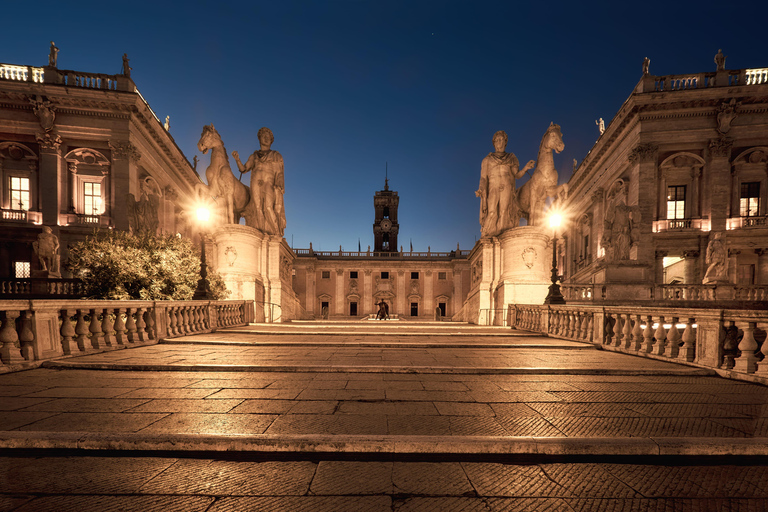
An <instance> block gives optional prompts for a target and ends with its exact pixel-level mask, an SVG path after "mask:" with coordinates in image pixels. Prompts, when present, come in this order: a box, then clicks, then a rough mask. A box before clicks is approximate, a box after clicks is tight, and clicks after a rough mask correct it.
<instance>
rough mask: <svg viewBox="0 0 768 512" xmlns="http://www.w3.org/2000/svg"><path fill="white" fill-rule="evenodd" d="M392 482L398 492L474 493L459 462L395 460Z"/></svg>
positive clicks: (457, 494)
mask: <svg viewBox="0 0 768 512" xmlns="http://www.w3.org/2000/svg"><path fill="white" fill-rule="evenodd" d="M392 482H393V483H394V485H395V493H397V494H400V493H404V494H418V495H438V496H445V495H448V496H470V495H474V489H473V488H472V486H471V485H470V484H469V480H468V478H467V475H466V474H465V473H464V469H463V468H462V466H461V464H459V463H457V462H445V463H433V462H407V463H406V462H395V463H394V465H393V467H392Z"/></svg>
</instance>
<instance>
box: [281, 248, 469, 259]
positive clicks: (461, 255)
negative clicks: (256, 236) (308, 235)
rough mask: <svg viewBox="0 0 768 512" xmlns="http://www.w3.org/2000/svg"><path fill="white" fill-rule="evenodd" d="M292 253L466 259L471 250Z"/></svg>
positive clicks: (300, 252) (299, 251) (299, 252)
mask: <svg viewBox="0 0 768 512" xmlns="http://www.w3.org/2000/svg"><path fill="white" fill-rule="evenodd" d="M293 252H294V254H296V256H299V257H302V256H304V257H316V258H388V259H425V258H426V259H429V258H436V259H438V258H441V259H446V258H449V259H450V258H454V259H467V258H468V257H469V253H470V252H471V251H463V250H459V251H450V252H432V251H421V252H414V251H409V252H375V251H342V250H339V251H315V250H314V249H293Z"/></svg>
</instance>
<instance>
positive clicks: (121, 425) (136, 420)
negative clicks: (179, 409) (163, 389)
mask: <svg viewBox="0 0 768 512" xmlns="http://www.w3.org/2000/svg"><path fill="white" fill-rule="evenodd" d="M13 414H19V413H13ZM29 414H36V413H29ZM37 414H50V413H37ZM165 416H166V414H164V413H130V412H64V413H60V414H56V415H55V416H49V417H46V418H44V419H41V420H39V421H36V422H34V423H30V424H28V425H24V426H23V427H19V429H18V430H30V431H48V432H138V431H139V430H141V429H143V428H145V427H146V426H148V425H151V424H152V423H155V422H156V421H158V420H160V419H161V418H163V417H165Z"/></svg>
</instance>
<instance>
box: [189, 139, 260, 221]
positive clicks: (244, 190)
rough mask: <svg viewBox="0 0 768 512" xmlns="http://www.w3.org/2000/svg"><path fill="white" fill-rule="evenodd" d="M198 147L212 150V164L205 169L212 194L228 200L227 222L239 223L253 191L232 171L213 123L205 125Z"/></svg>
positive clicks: (204, 152)
mask: <svg viewBox="0 0 768 512" xmlns="http://www.w3.org/2000/svg"><path fill="white" fill-rule="evenodd" d="M197 149H198V150H200V151H201V152H202V153H203V154H206V153H208V150H209V149H210V150H212V151H211V165H209V166H208V168H207V169H206V170H205V178H206V179H207V180H208V187H209V190H210V194H211V196H213V197H214V198H223V199H224V201H225V202H226V204H225V206H226V210H225V212H226V213H225V217H224V218H225V222H226V223H227V224H238V223H239V222H240V217H242V215H243V211H244V210H245V207H246V205H247V204H248V202H249V201H250V200H251V191H250V189H249V188H248V186H247V185H245V184H243V183H242V182H241V181H240V180H238V179H237V178H235V175H234V174H233V173H232V168H231V167H230V166H229V157H228V156H227V150H226V149H225V148H224V143H223V142H222V141H221V136H220V135H219V132H217V131H216V128H214V127H213V124H210V125H206V126H203V133H202V135H201V136H200V141H199V142H198V143H197Z"/></svg>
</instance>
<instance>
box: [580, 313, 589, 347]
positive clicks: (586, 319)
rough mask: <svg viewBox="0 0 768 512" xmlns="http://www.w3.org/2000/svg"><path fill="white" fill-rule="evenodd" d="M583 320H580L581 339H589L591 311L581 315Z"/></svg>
mask: <svg viewBox="0 0 768 512" xmlns="http://www.w3.org/2000/svg"><path fill="white" fill-rule="evenodd" d="M579 318H580V319H581V322H579V339H580V340H582V341H587V329H589V313H587V312H583V313H581V314H580V315H579Z"/></svg>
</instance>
